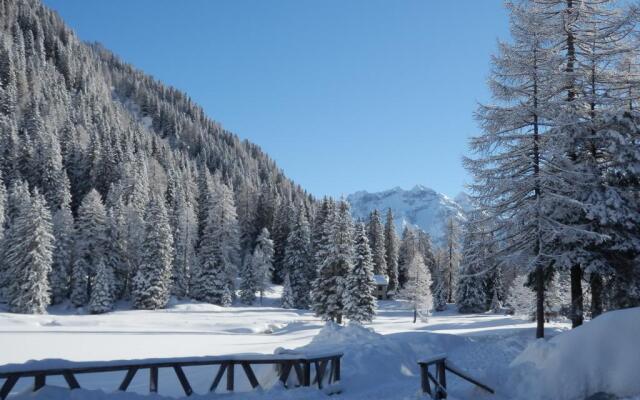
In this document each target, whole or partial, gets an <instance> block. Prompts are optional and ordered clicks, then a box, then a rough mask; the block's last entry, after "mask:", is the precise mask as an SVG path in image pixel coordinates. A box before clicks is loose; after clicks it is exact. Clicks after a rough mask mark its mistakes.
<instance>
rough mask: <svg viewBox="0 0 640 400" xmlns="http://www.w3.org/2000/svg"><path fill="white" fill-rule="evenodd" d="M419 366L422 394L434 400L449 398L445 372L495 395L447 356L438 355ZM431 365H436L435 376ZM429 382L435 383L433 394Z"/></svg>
mask: <svg viewBox="0 0 640 400" xmlns="http://www.w3.org/2000/svg"><path fill="white" fill-rule="evenodd" d="M418 365H419V366H420V382H421V387H422V392H423V393H427V394H428V395H430V396H431V397H432V398H433V399H436V400H440V399H446V398H447V378H446V372H445V371H449V372H451V373H453V374H455V375H457V376H459V377H460V378H462V379H464V380H466V381H468V382H471V383H473V384H474V385H476V386H478V387H480V388H482V389H484V390H486V391H487V392H489V393H492V394H494V393H495V391H494V390H493V389H492V388H490V387H489V386H487V385H485V384H484V383H481V382H480V381H478V380H477V379H475V378H472V377H470V376H469V375H467V374H466V373H464V372H462V371H461V370H460V369H459V368H457V367H456V366H455V365H454V364H453V363H452V362H451V361H448V360H447V356H446V354H438V355H435V356H432V357H429V358H427V359H425V360H421V361H418ZM431 365H435V368H436V372H435V373H436V374H435V376H434V375H432V374H431V372H430V371H429V366H431ZM429 382H433V385H434V391H433V393H432V392H431V385H430V383H429Z"/></svg>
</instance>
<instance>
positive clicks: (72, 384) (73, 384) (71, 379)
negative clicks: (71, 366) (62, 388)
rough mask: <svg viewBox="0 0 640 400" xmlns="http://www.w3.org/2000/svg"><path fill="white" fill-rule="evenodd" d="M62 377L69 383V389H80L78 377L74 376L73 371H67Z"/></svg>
mask: <svg viewBox="0 0 640 400" xmlns="http://www.w3.org/2000/svg"><path fill="white" fill-rule="evenodd" d="M62 376H64V380H65V381H67V385H69V389H71V390H73V389H80V384H79V383H78V381H77V380H76V377H75V376H74V375H73V373H72V372H71V371H65V372H64V373H63V374H62Z"/></svg>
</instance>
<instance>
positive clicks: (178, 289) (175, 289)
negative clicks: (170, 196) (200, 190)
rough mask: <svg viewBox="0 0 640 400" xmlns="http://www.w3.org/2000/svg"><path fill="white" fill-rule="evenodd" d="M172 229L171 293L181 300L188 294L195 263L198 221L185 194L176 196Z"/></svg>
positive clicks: (181, 193)
mask: <svg viewBox="0 0 640 400" xmlns="http://www.w3.org/2000/svg"><path fill="white" fill-rule="evenodd" d="M173 215H174V219H175V227H174V232H173V236H174V251H175V265H174V267H173V274H172V278H171V293H172V294H174V295H175V296H177V297H179V298H182V297H185V296H187V294H188V292H189V282H190V280H191V273H192V271H193V270H194V267H195V265H196V263H197V259H196V253H195V250H196V244H197V243H198V220H197V215H196V212H195V209H194V206H193V204H192V203H191V202H190V201H189V200H188V199H187V196H186V194H185V193H183V192H180V193H177V194H176V201H175V209H174V210H173Z"/></svg>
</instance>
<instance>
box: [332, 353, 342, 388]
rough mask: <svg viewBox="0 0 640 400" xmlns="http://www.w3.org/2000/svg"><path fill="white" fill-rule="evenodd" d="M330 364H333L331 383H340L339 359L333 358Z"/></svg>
mask: <svg viewBox="0 0 640 400" xmlns="http://www.w3.org/2000/svg"><path fill="white" fill-rule="evenodd" d="M332 362H333V363H335V365H334V370H333V381H334V382H339V381H340V357H335V358H334V359H333V361H332Z"/></svg>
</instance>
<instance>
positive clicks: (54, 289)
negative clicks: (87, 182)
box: [49, 204, 74, 304]
mask: <svg viewBox="0 0 640 400" xmlns="http://www.w3.org/2000/svg"><path fill="white" fill-rule="evenodd" d="M53 235H54V238H55V246H54V252H53V265H52V268H51V274H49V283H50V286H51V300H52V304H58V303H61V302H62V301H63V300H64V299H66V298H67V297H68V295H69V283H70V280H71V268H72V265H73V259H72V253H73V237H74V220H73V215H72V214H71V209H70V207H69V205H68V204H65V205H63V206H62V207H61V208H60V209H58V210H57V211H56V212H55V214H54V215H53Z"/></svg>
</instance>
